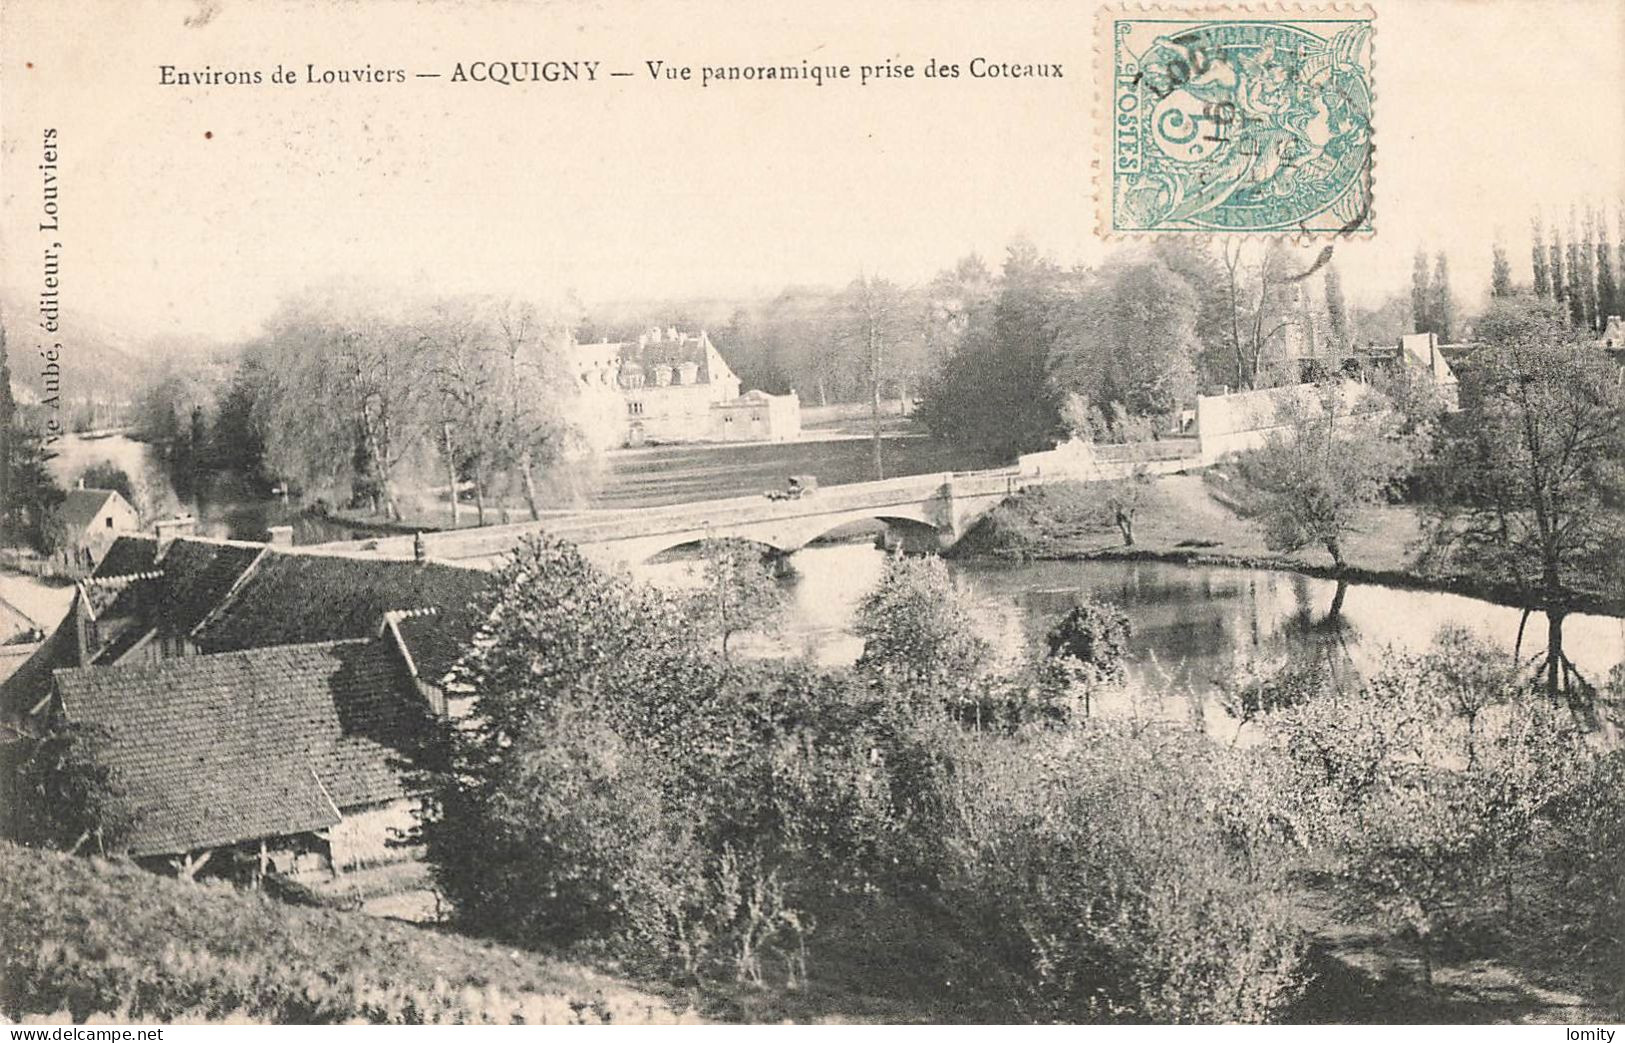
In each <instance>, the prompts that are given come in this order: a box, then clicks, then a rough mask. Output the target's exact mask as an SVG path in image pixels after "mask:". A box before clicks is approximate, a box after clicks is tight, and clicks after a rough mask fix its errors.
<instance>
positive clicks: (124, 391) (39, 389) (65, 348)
mask: <svg viewBox="0 0 1625 1043" xmlns="http://www.w3.org/2000/svg"><path fill="white" fill-rule="evenodd" d="M0 321H3V322H4V323H5V327H6V347H7V353H8V354H9V356H10V362H11V383H12V394H13V395H15V396H16V398H17V401H18V403H20V404H24V405H27V404H31V403H34V402H38V401H40V400H41V399H43V398H45V397H46V391H45V375H44V372H43V370H42V366H43V365H44V362H45V360H44V359H42V358H41V357H40V355H39V350H40V344H41V342H42V340H44V338H45V337H46V336H47V334H45V333H44V332H42V331H41V330H40V328H39V307H38V303H37V302H35V301H30V300H25V299H23V298H21V297H18V296H16V295H14V294H10V293H7V294H4V295H0ZM50 336H52V337H53V339H54V340H57V341H60V342H61V344H62V353H61V358H60V359H59V364H60V366H61V367H62V369H61V381H62V384H61V391H62V395H61V397H62V402H63V412H64V414H65V415H66V414H68V413H69V411H70V410H72V409H78V408H82V407H85V406H94V407H98V408H99V409H101V410H105V411H110V412H111V411H117V410H119V409H121V408H123V407H125V406H127V405H128V404H129V401H130V397H131V392H132V391H133V390H134V388H135V387H136V386H137V379H132V378H133V377H138V375H139V373H140V372H141V370H142V369H143V368H144V366H143V362H142V360H141V359H140V357H139V356H138V355H137V354H136V353H135V351H134V350H133V349H134V348H135V347H136V345H135V343H134V341H133V340H132V339H131V338H130V337H129V336H128V335H127V334H126V333H124V332H123V331H121V330H118V329H116V328H113V327H111V326H109V325H108V324H106V323H104V322H102V321H101V320H99V319H93V318H90V317H88V316H82V315H81V314H80V313H78V312H68V313H66V314H65V315H64V316H63V324H62V329H61V331H60V332H59V333H57V334H53V335H50Z"/></svg>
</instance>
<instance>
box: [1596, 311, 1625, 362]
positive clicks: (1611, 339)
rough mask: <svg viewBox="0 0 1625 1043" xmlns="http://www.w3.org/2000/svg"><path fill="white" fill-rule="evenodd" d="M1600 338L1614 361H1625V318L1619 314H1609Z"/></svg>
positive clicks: (1603, 346)
mask: <svg viewBox="0 0 1625 1043" xmlns="http://www.w3.org/2000/svg"><path fill="white" fill-rule="evenodd" d="M1598 340H1599V341H1600V342H1601V343H1602V350H1603V351H1606V352H1607V353H1608V354H1609V356H1610V357H1612V358H1613V359H1614V361H1616V362H1625V318H1621V317H1620V316H1618V315H1610V316H1608V322H1607V324H1606V325H1605V326H1603V328H1602V336H1601V337H1599V338H1598Z"/></svg>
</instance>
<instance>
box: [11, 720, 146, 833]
mask: <svg viewBox="0 0 1625 1043" xmlns="http://www.w3.org/2000/svg"><path fill="white" fill-rule="evenodd" d="M109 740H110V736H109V735H108V733H107V731H106V730H105V729H103V728H101V727H100V726H91V725H83V724H73V723H68V722H57V723H53V724H52V725H51V726H50V727H49V728H48V729H47V730H46V731H45V732H44V734H42V735H40V736H38V737H35V738H28V739H24V740H22V741H23V742H26V743H28V744H29V749H28V753H27V755H26V756H25V757H24V758H23V759H22V761H21V762H20V763H19V764H18V765H17V780H16V782H17V788H16V790H15V792H16V794H17V807H16V809H15V812H16V815H17V822H16V835H17V836H18V837H19V839H21V840H23V841H24V842H25V843H29V844H34V845H36V846H41V847H52V848H56V849H58V850H62V851H79V850H81V849H83V848H84V846H85V844H86V843H87V842H88V841H94V842H95V849H96V851H97V852H98V853H100V854H107V853H108V852H109V851H117V850H118V847H119V844H120V842H121V841H122V840H123V839H124V837H126V836H127V835H128V834H129V831H130V830H131V829H132V828H133V827H134V825H135V822H136V818H135V812H134V809H132V807H131V806H130V804H129V802H128V800H127V799H126V797H125V795H124V792H123V790H122V789H121V788H120V787H119V785H118V784H117V782H116V781H115V780H114V778H113V776H112V774H111V773H110V772H109V771H108V769H107V767H106V764H105V762H104V759H103V758H102V756H101V750H102V749H103V747H105V745H106V744H107V742H108V741H109Z"/></svg>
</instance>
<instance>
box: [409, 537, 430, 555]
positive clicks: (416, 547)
mask: <svg viewBox="0 0 1625 1043" xmlns="http://www.w3.org/2000/svg"><path fill="white" fill-rule="evenodd" d="M428 557H429V549H428V548H427V547H425V546H424V544H423V533H421V532H414V533H413V534H412V560H413V561H426V560H427V559H428Z"/></svg>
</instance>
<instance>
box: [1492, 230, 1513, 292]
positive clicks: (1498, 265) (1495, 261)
mask: <svg viewBox="0 0 1625 1043" xmlns="http://www.w3.org/2000/svg"><path fill="white" fill-rule="evenodd" d="M1490 296H1491V297H1510V296H1512V265H1511V264H1509V263H1508V262H1507V249H1506V245H1505V244H1504V243H1502V242H1501V241H1500V240H1496V243H1495V247H1494V256H1493V257H1492V259H1491V262H1490Z"/></svg>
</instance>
